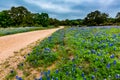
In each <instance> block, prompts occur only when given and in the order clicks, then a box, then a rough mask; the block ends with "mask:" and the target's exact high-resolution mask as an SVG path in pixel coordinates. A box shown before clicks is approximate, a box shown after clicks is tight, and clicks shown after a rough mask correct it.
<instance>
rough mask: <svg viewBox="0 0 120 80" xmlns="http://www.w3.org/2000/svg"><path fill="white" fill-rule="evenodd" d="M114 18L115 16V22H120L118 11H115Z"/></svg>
mask: <svg viewBox="0 0 120 80" xmlns="http://www.w3.org/2000/svg"><path fill="white" fill-rule="evenodd" d="M115 18H116V22H120V12H118V13H117V15H116V17H115Z"/></svg>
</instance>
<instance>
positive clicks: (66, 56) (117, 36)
mask: <svg viewBox="0 0 120 80" xmlns="http://www.w3.org/2000/svg"><path fill="white" fill-rule="evenodd" d="M24 58H25V61H24V62H23V63H20V64H19V65H18V69H19V70H21V71H25V70H28V68H33V69H39V70H38V71H39V73H40V75H39V78H37V77H36V78H34V79H35V80H120V28H119V27H115V28H114V27H101V28H99V27H98V28H95V27H93V28H90V27H87V28H84V27H81V28H79V27H71V28H64V29H61V30H58V31H57V32H55V33H53V34H52V35H51V36H50V37H48V38H46V39H44V40H43V41H41V42H40V44H39V45H37V46H36V47H34V49H33V51H32V52H31V53H28V55H26V56H24ZM51 66H52V67H51ZM49 67H51V68H49ZM26 74H27V73H26ZM10 75H14V76H15V75H17V73H16V71H12V72H10ZM27 76H29V75H23V76H19V75H17V76H16V79H17V80H22V79H24V78H25V77H27Z"/></svg>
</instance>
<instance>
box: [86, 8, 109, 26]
mask: <svg viewBox="0 0 120 80" xmlns="http://www.w3.org/2000/svg"><path fill="white" fill-rule="evenodd" d="M108 16H109V15H108V14H106V13H101V12H100V11H98V10H96V11H94V12H91V13H89V14H88V15H87V17H85V19H84V24H87V25H100V24H102V23H104V22H105V21H106V20H107V18H108Z"/></svg>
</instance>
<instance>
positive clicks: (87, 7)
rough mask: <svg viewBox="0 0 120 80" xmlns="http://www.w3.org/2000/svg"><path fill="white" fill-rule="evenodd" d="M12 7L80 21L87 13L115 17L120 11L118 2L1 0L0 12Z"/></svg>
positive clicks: (107, 0) (97, 0)
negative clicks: (92, 12)
mask: <svg viewBox="0 0 120 80" xmlns="http://www.w3.org/2000/svg"><path fill="white" fill-rule="evenodd" d="M12 6H24V7H26V8H27V9H28V10H29V11H31V12H34V13H41V12H47V13H48V14H49V16H50V17H53V18H58V19H80V18H81V19H82V18H84V17H85V16H86V15H87V14H88V13H89V12H91V11H95V10H100V11H101V12H106V13H109V15H110V17H115V16H116V14H117V12H119V11H120V0H1V1H0V11H2V10H6V9H10V8H11V7H12Z"/></svg>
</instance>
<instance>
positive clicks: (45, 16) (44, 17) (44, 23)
mask: <svg viewBox="0 0 120 80" xmlns="http://www.w3.org/2000/svg"><path fill="white" fill-rule="evenodd" d="M40 23H41V25H42V26H43V27H47V26H48V25H49V15H48V14H47V13H41V16H40Z"/></svg>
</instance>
